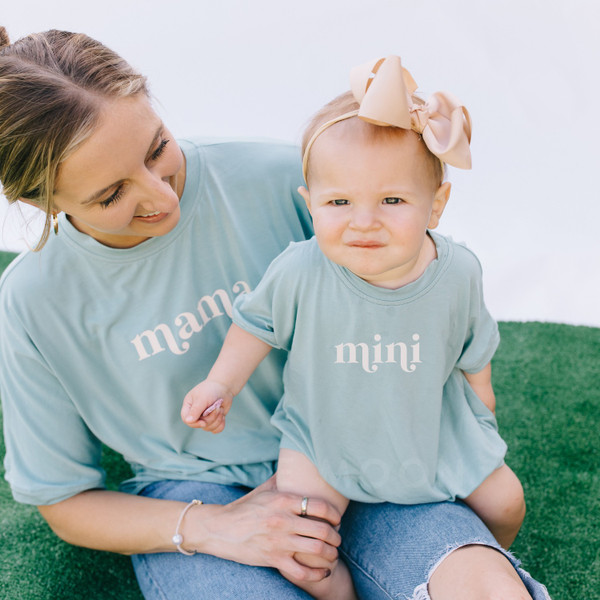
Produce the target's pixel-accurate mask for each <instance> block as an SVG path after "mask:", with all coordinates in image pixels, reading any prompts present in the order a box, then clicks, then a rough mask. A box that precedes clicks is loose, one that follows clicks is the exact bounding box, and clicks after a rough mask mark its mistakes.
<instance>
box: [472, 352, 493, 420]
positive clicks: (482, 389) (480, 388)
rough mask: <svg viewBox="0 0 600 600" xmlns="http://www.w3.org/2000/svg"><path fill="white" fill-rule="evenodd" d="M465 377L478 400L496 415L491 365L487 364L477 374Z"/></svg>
mask: <svg viewBox="0 0 600 600" xmlns="http://www.w3.org/2000/svg"><path fill="white" fill-rule="evenodd" d="M465 377H466V378H467V381H468V382H469V385H470V386H471V388H472V389H473V391H474V392H475V393H476V394H477V395H478V396H479V399H480V400H481V401H482V402H483V403H484V404H485V405H486V406H487V407H488V408H489V409H490V410H491V411H492V412H493V413H494V414H496V396H495V395H494V389H493V388H492V363H488V364H487V365H486V366H485V367H484V368H483V369H482V370H481V371H479V373H466V372H465Z"/></svg>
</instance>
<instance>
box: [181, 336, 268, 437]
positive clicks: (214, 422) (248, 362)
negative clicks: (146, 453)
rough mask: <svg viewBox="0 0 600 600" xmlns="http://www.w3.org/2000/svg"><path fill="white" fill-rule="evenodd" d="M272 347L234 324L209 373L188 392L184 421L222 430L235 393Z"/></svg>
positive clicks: (196, 425) (182, 416) (193, 425)
mask: <svg viewBox="0 0 600 600" xmlns="http://www.w3.org/2000/svg"><path fill="white" fill-rule="evenodd" d="M270 350H271V346H269V345H268V344H266V343H265V342H263V341H262V340H259V339H258V338H257V337H254V336H253V335H252V334H251V333H248V332H247V331H245V330H244V329H242V328H241V327H238V326H237V325H235V324H233V325H231V327H230V328H229V332H228V333H227V336H226V337H225V341H224V342H223V347H222V348H221V352H220V353H219V356H218V358H217V360H216V361H215V364H214V365H213V367H212V369H211V370H210V373H209V374H208V377H207V378H206V379H205V380H204V381H202V382H201V383H199V384H198V385H197V386H195V387H194V388H192V389H191V390H190V391H189V392H188V393H187V394H186V396H185V398H184V400H183V406H182V407H181V418H182V419H183V421H184V422H185V423H186V424H187V425H189V426H190V427H200V428H202V429H205V430H206V431H211V432H212V433H220V432H221V431H223V429H224V427H225V415H226V414H227V413H228V412H229V409H230V408H231V403H232V401H233V397H234V396H235V395H236V394H238V393H239V392H240V390H241V389H242V388H243V387H244V385H246V382H247V381H248V379H249V378H250V375H252V373H253V372H254V370H255V369H256V367H258V365H259V364H260V363H261V361H262V360H263V359H264V358H265V356H267V354H268V353H269V351H270ZM219 401H222V403H221V404H219Z"/></svg>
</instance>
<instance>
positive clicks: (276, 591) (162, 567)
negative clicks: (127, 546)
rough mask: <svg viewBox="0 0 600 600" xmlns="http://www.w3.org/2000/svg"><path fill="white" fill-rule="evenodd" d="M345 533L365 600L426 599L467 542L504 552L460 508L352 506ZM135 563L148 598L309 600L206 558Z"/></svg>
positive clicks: (220, 493)
mask: <svg viewBox="0 0 600 600" xmlns="http://www.w3.org/2000/svg"><path fill="white" fill-rule="evenodd" d="M246 491H247V490H245V489H243V488H239V487H232V486H225V485H217V484H212V483H201V482H194V481H161V482H158V483H154V484H152V485H150V486H148V487H147V488H146V489H145V490H144V491H143V495H145V496H150V497H153V498H164V499H169V500H180V501H183V502H190V501H191V500H192V499H193V498H199V499H201V500H202V501H203V502H205V503H217V504H227V503H229V502H232V501H234V500H236V499H237V498H239V497H241V496H243V495H244V494H245V493H246ZM340 533H341V535H342V539H343V542H342V547H341V549H340V552H341V556H342V558H343V559H344V561H345V562H346V564H347V565H348V568H349V569H350V572H351V573H352V578H353V580H354V584H355V587H356V590H357V593H358V595H359V597H360V598H361V599H362V600H379V599H386V600H389V599H390V598H394V599H398V600H428V599H429V594H428V592H427V583H428V581H429V577H430V575H431V573H432V572H433V570H434V568H435V567H436V566H437V565H438V564H439V563H440V562H441V560H442V559H443V558H444V557H445V556H447V555H448V554H449V553H450V552H451V551H452V550H455V549H456V548H459V547H461V546H465V545H468V544H483V545H486V546H492V547H494V548H498V549H500V548H499V546H498V544H497V543H496V541H495V540H494V538H493V537H492V535H491V534H490V532H489V531H488V530H487V528H486V527H485V525H483V523H482V522H481V521H480V520H479V518H478V517H477V516H476V515H475V514H474V513H473V512H472V511H471V510H470V509H469V508H467V507H466V506H465V505H464V504H461V503H459V502H456V503H454V502H442V503H436V504H420V505H413V506H401V505H396V504H388V503H383V504H362V503H359V502H351V503H350V505H349V507H348V510H347V511H346V514H345V515H344V518H343V521H342V526H341V529H340ZM500 551H502V552H503V553H504V554H505V555H506V556H507V557H508V559H509V560H510V561H511V563H512V564H513V565H514V566H515V568H516V569H517V572H518V573H519V575H520V577H521V579H522V580H523V582H524V584H525V586H526V587H527V589H528V591H529V593H530V594H531V596H532V598H533V600H549V596H548V593H547V591H546V588H545V587H544V586H543V585H541V584H539V583H538V582H536V581H535V580H534V579H532V578H531V576H529V574H528V573H527V572H525V571H523V570H522V569H521V568H520V567H519V562H518V561H517V560H516V559H515V558H514V557H513V556H512V555H511V554H510V553H508V552H505V551H504V550H501V549H500ZM132 561H133V566H134V569H135V573H136V576H137V579H138V582H139V584H140V588H141V590H142V593H143V594H144V597H145V598H146V599H147V600H203V599H207V600H238V599H242V598H243V599H246V600H265V599H268V598H276V599H277V600H292V599H293V600H307V599H310V596H309V595H308V594H306V593H305V592H303V591H302V590H300V589H298V588H297V587H295V586H294V585H292V584H291V583H289V582H288V581H287V580H286V579H284V578H283V577H282V576H281V575H280V574H279V573H278V572H277V571H276V570H275V569H269V568H265V567H251V566H248V565H242V564H238V563H235V562H231V561H228V560H224V559H222V558H217V557H215V556H210V555H207V554H196V555H195V556H193V557H188V556H184V555H182V554H180V553H178V552H166V553H160V554H138V555H135V556H133V557H132Z"/></svg>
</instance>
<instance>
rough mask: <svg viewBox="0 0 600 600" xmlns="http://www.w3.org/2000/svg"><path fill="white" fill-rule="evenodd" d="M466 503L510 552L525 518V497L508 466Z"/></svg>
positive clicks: (489, 477) (475, 492) (500, 470)
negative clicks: (510, 547)
mask: <svg viewBox="0 0 600 600" xmlns="http://www.w3.org/2000/svg"><path fill="white" fill-rule="evenodd" d="M464 502H465V503H466V504H467V505H468V506H470V507H471V508H472V509H473V510H474V511H475V512H476V513H477V515H478V516H479V517H480V519H481V520H482V521H483V522H484V523H485V524H486V525H487V527H488V529H489V530H490V531H491V532H492V534H493V535H494V537H495V538H496V539H497V540H498V542H499V544H500V545H501V546H502V547H503V548H506V549H508V548H509V546H510V545H511V544H512V543H513V542H514V540H515V538H516V537H517V533H519V529H520V528H521V524H522V523H523V519H524V518H525V497H524V495H523V487H522V486H521V482H520V481H519V479H518V478H517V476H516V475H515V474H514V473H513V472H512V470H511V469H510V468H509V467H508V466H507V465H502V466H501V467H500V468H498V469H496V470H495V471H493V472H492V473H491V474H490V475H489V476H488V477H487V478H486V479H485V480H484V481H483V483H482V484H481V485H480V486H479V487H478V488H477V489H476V490H475V491H474V492H473V493H472V494H470V495H469V496H467V497H466V498H464Z"/></svg>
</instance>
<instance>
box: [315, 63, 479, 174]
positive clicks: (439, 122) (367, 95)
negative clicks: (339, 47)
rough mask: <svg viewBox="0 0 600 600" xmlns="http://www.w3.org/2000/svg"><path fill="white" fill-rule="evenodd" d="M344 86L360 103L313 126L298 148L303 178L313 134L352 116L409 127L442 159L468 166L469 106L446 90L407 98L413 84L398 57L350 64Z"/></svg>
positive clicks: (414, 85) (382, 123)
mask: <svg viewBox="0 0 600 600" xmlns="http://www.w3.org/2000/svg"><path fill="white" fill-rule="evenodd" d="M350 86H351V89H352V93H353V95H354V98H355V99H356V101H357V102H358V103H359V104H360V108H359V109H358V110H357V111H352V112H349V113H346V114H343V115H340V116H339V117H336V118H335V119H332V120H331V121H328V122H327V123H324V124H323V125H321V127H319V129H317V131H315V133H314V134H313V136H312V138H311V139H310V141H309V142H308V144H307V145H306V150H305V152H304V157H303V170H304V177H305V179H306V167H307V164H308V152H309V150H310V148H311V146H312V144H313V143H314V141H315V140H316V138H317V137H318V136H319V135H320V134H321V133H323V131H325V129H327V128H328V127H330V126H331V125H333V124H334V123H338V122H339V121H343V120H344V119H349V118H351V117H354V116H358V117H359V118H360V119H363V120H364V121H367V122H369V123H373V124H374V125H380V126H393V127H400V128H402V129H412V130H413V131H415V132H417V133H419V134H420V135H421V136H422V138H423V141H424V142H425V145H426V146H427V148H429V150H430V151H431V153H432V154H433V155H435V156H437V157H438V158H439V159H440V161H442V163H448V164H449V165H452V166H454V167H458V168H460V169H470V168H471V151H470V148H469V144H470V142H471V117H470V115H469V111H468V110H467V109H466V108H465V107H464V106H463V105H462V104H461V103H460V101H459V100H458V99H457V98H455V97H454V96H453V95H452V94H450V93H448V92H436V93H435V94H433V95H432V96H431V98H429V100H427V101H426V102H425V103H424V104H417V103H415V102H413V99H412V94H413V93H414V92H415V90H416V89H417V84H416V83H415V80H414V79H413V78H412V75H411V74H410V73H409V72H408V71H407V70H406V69H405V68H404V67H403V66H402V63H401V61H400V57H399V56H388V57H387V58H380V59H378V60H373V61H371V62H369V63H366V64H364V65H360V66H358V67H354V68H353V69H352V71H351V73H350Z"/></svg>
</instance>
